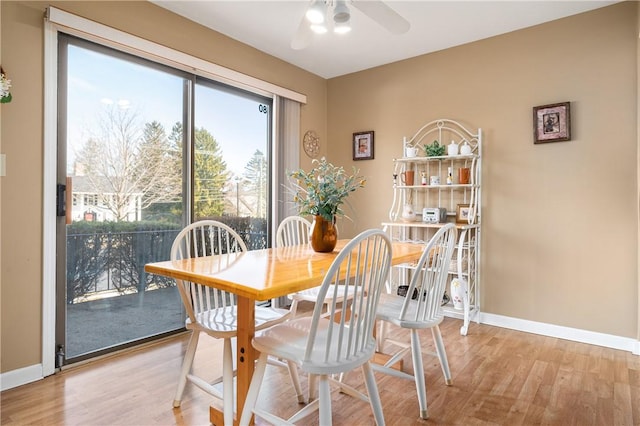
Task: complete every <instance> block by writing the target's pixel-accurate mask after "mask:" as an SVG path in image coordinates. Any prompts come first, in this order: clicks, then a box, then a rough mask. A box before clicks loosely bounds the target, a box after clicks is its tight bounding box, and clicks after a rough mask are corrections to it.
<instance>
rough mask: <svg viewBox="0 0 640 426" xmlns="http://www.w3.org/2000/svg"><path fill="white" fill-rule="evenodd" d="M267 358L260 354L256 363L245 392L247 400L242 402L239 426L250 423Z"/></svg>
mask: <svg viewBox="0 0 640 426" xmlns="http://www.w3.org/2000/svg"><path fill="white" fill-rule="evenodd" d="M267 358H268V355H267V354H266V353H262V354H260V357H259V358H258V362H257V363H256V368H255V370H254V371H253V378H252V379H251V384H250V385H249V391H248V392H247V398H246V399H245V401H244V408H243V409H242V415H241V416H240V422H239V423H240V425H241V426H248V425H249V422H250V421H251V417H252V416H253V409H254V407H255V406H256V401H257V400H258V393H259V392H260V387H262V380H263V379H264V373H265V371H266V369H267Z"/></svg>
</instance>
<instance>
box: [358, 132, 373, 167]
mask: <svg viewBox="0 0 640 426" xmlns="http://www.w3.org/2000/svg"><path fill="white" fill-rule="evenodd" d="M353 159H354V160H373V130H370V131H367V132H358V133H354V134H353Z"/></svg>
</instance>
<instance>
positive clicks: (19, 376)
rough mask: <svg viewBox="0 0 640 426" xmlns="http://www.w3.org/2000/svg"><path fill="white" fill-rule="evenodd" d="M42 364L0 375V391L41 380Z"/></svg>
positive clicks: (42, 376)
mask: <svg viewBox="0 0 640 426" xmlns="http://www.w3.org/2000/svg"><path fill="white" fill-rule="evenodd" d="M43 378H44V375H43V374H42V364H36V365H31V366H29V367H24V368H19V369H17V370H12V371H7V372H6V373H2V374H0V391H5V390H7V389H11V388H15V387H18V386H22V385H26V384H27V383H31V382H35V381H37V380H40V379H43Z"/></svg>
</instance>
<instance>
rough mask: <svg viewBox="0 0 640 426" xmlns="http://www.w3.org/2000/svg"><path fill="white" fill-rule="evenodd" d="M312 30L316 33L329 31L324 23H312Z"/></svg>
mask: <svg viewBox="0 0 640 426" xmlns="http://www.w3.org/2000/svg"><path fill="white" fill-rule="evenodd" d="M310 28H311V31H313V32H314V33H316V34H324V33H326V32H327V27H326V26H325V25H324V24H312V25H311V27H310Z"/></svg>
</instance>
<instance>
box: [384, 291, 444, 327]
mask: <svg viewBox="0 0 640 426" xmlns="http://www.w3.org/2000/svg"><path fill="white" fill-rule="evenodd" d="M404 301H405V298H404V296H397V295H395V294H383V295H382V296H380V306H379V307H378V314H377V316H378V319H379V320H382V321H387V322H389V323H390V324H394V325H397V326H398V327H403V328H424V329H427V328H431V327H434V326H436V325H439V324H440V323H441V322H442V320H443V319H444V312H443V311H442V310H440V311H439V312H438V313H437V314H436V315H435V316H433V317H431V318H429V319H428V320H427V319H420V320H412V319H411V318H415V317H416V314H417V311H418V308H419V305H418V302H417V301H415V300H411V301H408V305H407V315H405V316H402V317H401V316H400V312H402V306H403V305H404Z"/></svg>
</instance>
